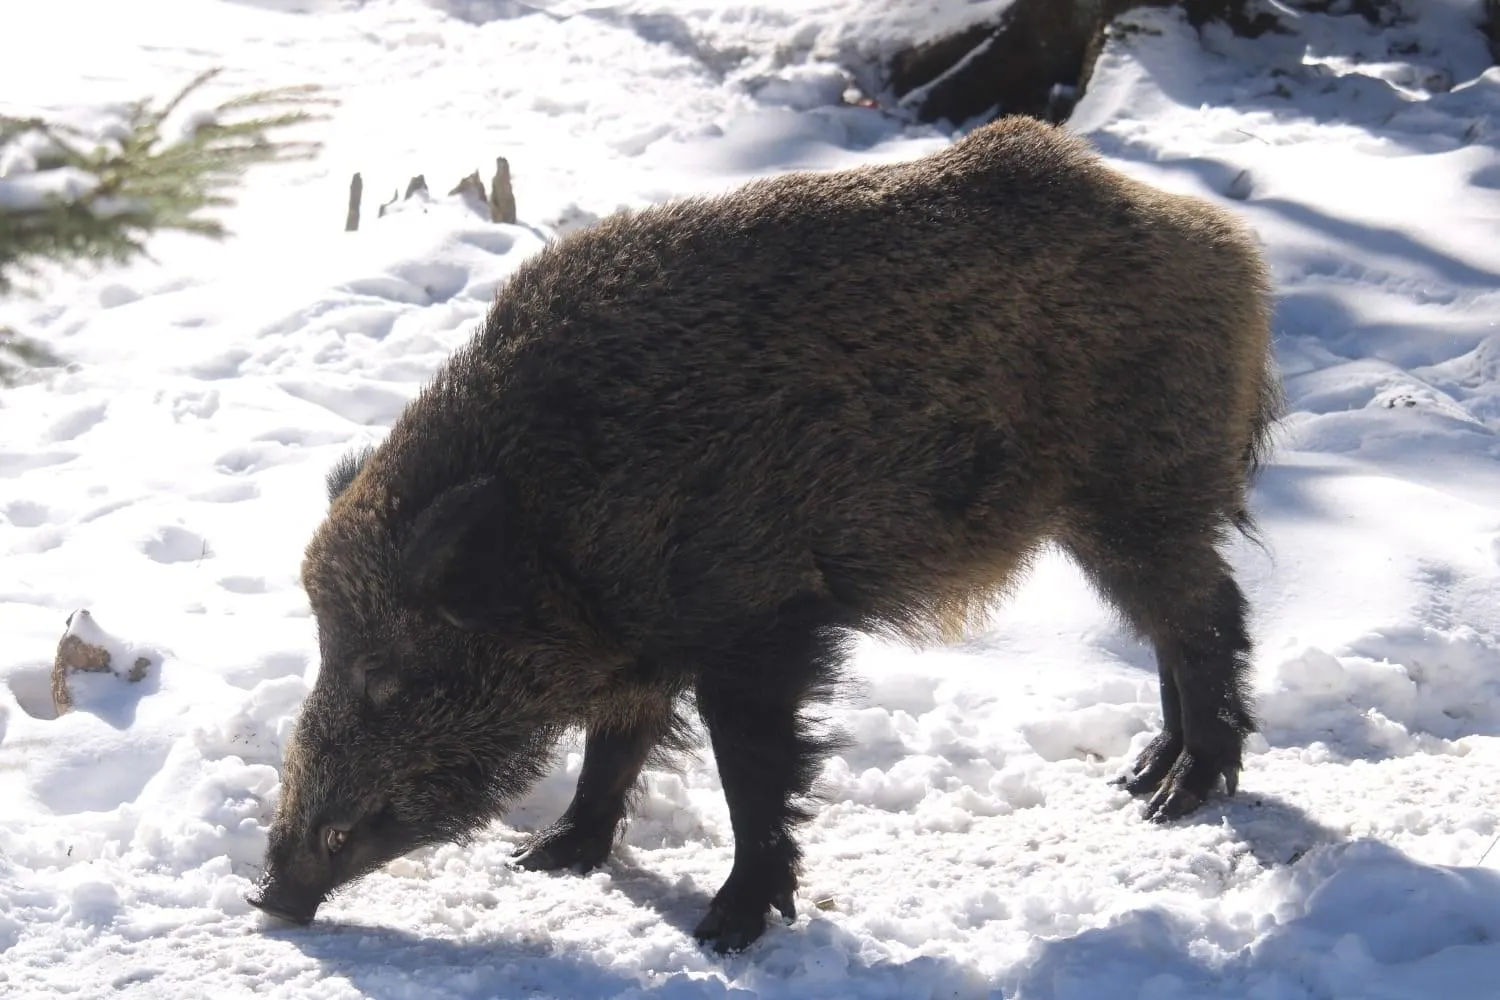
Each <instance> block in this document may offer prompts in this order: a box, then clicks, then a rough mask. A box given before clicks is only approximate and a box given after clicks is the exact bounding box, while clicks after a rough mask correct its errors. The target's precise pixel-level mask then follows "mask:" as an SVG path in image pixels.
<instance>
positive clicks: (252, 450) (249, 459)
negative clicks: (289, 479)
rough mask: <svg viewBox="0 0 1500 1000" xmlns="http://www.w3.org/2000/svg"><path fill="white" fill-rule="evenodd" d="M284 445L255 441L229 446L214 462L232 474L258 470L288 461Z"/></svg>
mask: <svg viewBox="0 0 1500 1000" xmlns="http://www.w3.org/2000/svg"><path fill="white" fill-rule="evenodd" d="M285 450H286V449H285V447H283V446H281V445H276V444H270V443H267V442H257V443H255V444H249V445H245V446H243V447H240V448H231V449H230V450H229V451H226V452H225V453H224V454H222V455H220V456H219V457H218V458H217V459H215V460H214V464H215V465H216V466H217V467H218V468H219V469H221V470H222V471H224V472H228V473H230V474H232V475H246V474H248V473H251V472H259V471H261V470H262V469H268V468H270V467H272V466H275V465H282V464H284V463H286V462H287V461H289V457H288V456H287V455H285V454H283V453H284V452H285Z"/></svg>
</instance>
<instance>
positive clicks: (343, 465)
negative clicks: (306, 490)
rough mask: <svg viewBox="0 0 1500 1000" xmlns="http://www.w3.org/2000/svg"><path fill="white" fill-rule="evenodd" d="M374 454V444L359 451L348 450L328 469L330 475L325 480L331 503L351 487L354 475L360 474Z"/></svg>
mask: <svg viewBox="0 0 1500 1000" xmlns="http://www.w3.org/2000/svg"><path fill="white" fill-rule="evenodd" d="M373 454H375V448H374V446H373V445H366V446H365V447H364V448H361V449H360V450H358V451H351V452H348V453H347V454H345V455H344V457H343V458H341V459H339V461H338V464H337V465H335V466H334V467H333V468H331V469H329V470H328V476H327V478H325V479H324V480H323V482H324V483H325V484H326V485H327V487H328V502H329V503H333V502H334V501H335V500H337V499H338V498H339V497H340V496H341V495H342V494H343V492H344V491H345V490H347V489H348V488H349V484H350V483H352V482H354V477H355V476H357V475H359V470H360V469H363V468H364V467H365V463H366V462H368V461H369V460H370V456H371V455H373Z"/></svg>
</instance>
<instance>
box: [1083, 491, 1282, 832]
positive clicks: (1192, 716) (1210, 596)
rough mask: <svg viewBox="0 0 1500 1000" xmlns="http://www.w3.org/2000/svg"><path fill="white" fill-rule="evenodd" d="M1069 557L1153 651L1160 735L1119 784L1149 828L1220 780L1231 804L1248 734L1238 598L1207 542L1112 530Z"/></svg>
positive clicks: (1192, 804) (1188, 807) (1245, 638)
mask: <svg viewBox="0 0 1500 1000" xmlns="http://www.w3.org/2000/svg"><path fill="white" fill-rule="evenodd" d="M1143 541H1144V542H1145V543H1146V544H1140V543H1141V542H1143ZM1068 547H1069V549H1070V550H1071V551H1072V553H1073V555H1074V556H1075V557H1076V558H1077V559H1078V561H1079V563H1080V565H1082V566H1083V568H1084V570H1085V571H1086V572H1087V573H1088V574H1089V576H1090V577H1092V578H1093V580H1094V582H1095V583H1096V584H1097V585H1098V586H1099V588H1100V590H1102V591H1103V593H1104V595H1105V596H1106V597H1107V598H1108V599H1109V600H1110V601H1111V602H1112V603H1113V604H1115V605H1116V606H1117V607H1118V608H1119V609H1120V610H1121V612H1122V613H1124V614H1125V616H1126V617H1127V618H1128V619H1129V621H1130V623H1131V624H1132V625H1133V626H1134V627H1135V629H1136V630H1137V631H1138V632H1140V633H1141V634H1142V635H1143V636H1145V637H1146V638H1149V639H1150V640H1151V643H1152V645H1153V646H1154V647H1155V649H1156V661H1157V672H1158V674H1159V676H1160V682H1161V707H1162V717H1163V725H1162V731H1161V733H1160V734H1159V735H1158V736H1157V737H1156V738H1155V739H1154V740H1152V741H1151V743H1150V744H1148V745H1147V747H1146V749H1145V750H1144V751H1143V752H1142V753H1141V755H1140V756H1139V757H1138V758H1137V759H1136V761H1135V763H1134V765H1133V766H1132V768H1131V770H1130V773H1128V774H1127V775H1125V776H1124V777H1122V778H1120V779H1118V781H1119V783H1120V784H1123V785H1124V786H1125V788H1126V789H1128V790H1129V791H1130V793H1131V794H1132V795H1144V794H1151V795H1152V797H1151V799H1150V801H1149V803H1148V804H1147V806H1146V816H1147V818H1148V819H1153V820H1158V821H1162V820H1169V819H1175V818H1178V817H1180V816H1184V815H1186V814H1188V813H1190V812H1192V811H1193V810H1194V809H1196V808H1197V807H1198V806H1199V805H1200V804H1201V803H1202V802H1203V800H1204V799H1206V798H1207V797H1208V795H1209V793H1210V792H1211V791H1212V790H1213V788H1214V786H1215V785H1217V784H1218V782H1219V779H1220V778H1221V777H1222V778H1223V779H1224V783H1225V788H1226V790H1227V791H1228V792H1229V794H1231V795H1232V794H1234V791H1235V789H1236V787H1237V785H1238V783H1239V772H1240V766H1241V755H1242V750H1243V746H1244V740H1245V736H1246V735H1247V734H1248V733H1249V732H1251V731H1252V730H1253V729H1254V728H1255V723H1254V720H1253V718H1252V716H1251V713H1250V710H1249V706H1248V703H1247V697H1246V691H1245V688H1246V677H1247V674H1248V672H1249V657H1250V649H1251V644H1250V638H1249V635H1248V633H1247V631H1246V623H1245V615H1246V604H1245V598H1244V595H1243V594H1242V593H1241V592H1240V588H1239V586H1238V585H1237V584H1236V583H1235V582H1234V578H1233V577H1232V576H1231V575H1230V572H1229V567H1228V566H1227V565H1226V564H1225V563H1224V560H1223V558H1222V557H1221V556H1220V555H1219V553H1218V552H1217V551H1215V549H1214V546H1213V533H1212V532H1211V531H1209V530H1197V529H1188V528H1184V529H1183V530H1181V531H1176V532H1174V531H1170V530H1163V525H1162V524H1161V522H1160V521H1156V522H1155V523H1153V524H1152V526H1151V528H1150V529H1148V530H1147V531H1141V530H1136V531H1134V532H1132V530H1131V528H1130V527H1129V526H1124V525H1121V526H1118V527H1116V528H1114V529H1113V530H1110V531H1098V532H1093V533H1090V534H1089V535H1086V536H1083V537H1074V538H1071V539H1069V543H1068ZM1153 793H1154V794H1153Z"/></svg>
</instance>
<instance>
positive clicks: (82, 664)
mask: <svg viewBox="0 0 1500 1000" xmlns="http://www.w3.org/2000/svg"><path fill="white" fill-rule="evenodd" d="M105 639H106V636H105V634H104V632H103V631H102V630H101V629H100V628H99V626H98V625H97V624H96V623H95V622H94V617H93V615H91V614H89V612H88V609H86V608H79V609H78V610H77V611H75V612H73V613H72V614H71V615H69V616H68V630H67V632H65V633H64V634H63V637H62V639H61V640H59V642H58V644H57V656H56V658H54V659H53V661H52V707H53V708H54V709H56V710H57V714H58V715H59V716H60V715H62V714H63V713H65V712H67V711H69V710H70V709H72V707H73V701H74V698H73V689H72V686H71V683H70V681H71V679H72V678H73V676H74V675H76V674H80V673H91V674H100V673H104V674H107V673H113V674H114V675H115V676H117V677H118V678H120V680H122V681H124V682H126V683H128V684H135V683H138V682H140V681H142V680H144V679H145V677H146V671H147V670H149V669H150V667H151V661H150V660H149V659H147V658H146V657H144V656H138V657H136V659H135V662H134V663H132V664H131V665H130V667H129V668H128V669H126V670H125V671H124V672H123V673H122V672H121V671H120V670H118V669H116V667H115V665H114V663H113V662H112V655H111V653H110V651H109V649H108V648H106V647H105V645H104V641H105Z"/></svg>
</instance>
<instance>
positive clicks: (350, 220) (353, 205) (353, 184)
mask: <svg viewBox="0 0 1500 1000" xmlns="http://www.w3.org/2000/svg"><path fill="white" fill-rule="evenodd" d="M364 190H365V182H364V180H363V179H362V178H361V177H360V176H359V171H357V170H356V171H355V172H354V178H353V179H352V180H350V181H349V212H348V214H347V215H345V216H344V232H346V233H352V232H354V231H355V230H356V229H358V228H359V199H360V197H361V196H362V195H363V194H364Z"/></svg>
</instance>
